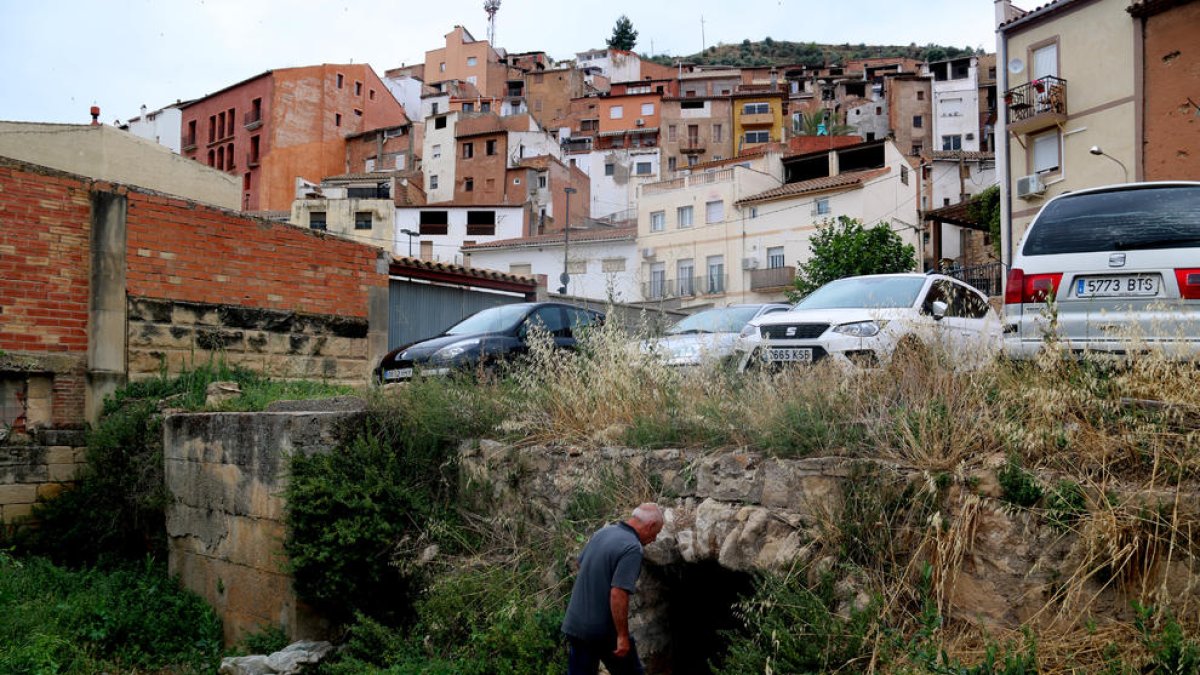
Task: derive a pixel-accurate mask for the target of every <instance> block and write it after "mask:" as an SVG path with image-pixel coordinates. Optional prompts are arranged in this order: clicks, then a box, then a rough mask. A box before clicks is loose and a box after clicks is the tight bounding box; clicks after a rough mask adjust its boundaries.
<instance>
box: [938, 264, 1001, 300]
mask: <svg viewBox="0 0 1200 675" xmlns="http://www.w3.org/2000/svg"><path fill="white" fill-rule="evenodd" d="M945 274H946V276H950V277H954V278H955V279H958V280H959V281H962V282H965V283H968V284H971V285H972V286H974V287H975V288H978V289H979V290H980V291H982V292H983V293H984V294H986V295H987V296H988V297H993V296H998V295H1000V294H1001V293H1002V292H1003V288H1004V263H1002V262H993V263H988V264H986V265H976V266H974V267H959V268H950V269H948V270H946V272H945Z"/></svg>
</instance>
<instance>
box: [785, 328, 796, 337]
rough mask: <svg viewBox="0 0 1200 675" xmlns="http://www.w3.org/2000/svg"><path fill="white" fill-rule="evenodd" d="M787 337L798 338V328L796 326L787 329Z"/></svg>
mask: <svg viewBox="0 0 1200 675" xmlns="http://www.w3.org/2000/svg"><path fill="white" fill-rule="evenodd" d="M787 336H788V337H796V327H795V326H788V327H787Z"/></svg>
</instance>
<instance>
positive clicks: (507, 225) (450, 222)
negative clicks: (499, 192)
mask: <svg viewBox="0 0 1200 675" xmlns="http://www.w3.org/2000/svg"><path fill="white" fill-rule="evenodd" d="M395 223H396V224H395V231H396V239H395V246H394V248H393V250H392V253H393V254H394V255H397V256H409V257H414V258H421V259H423V260H434V261H437V262H445V263H452V264H455V265H474V264H475V263H474V261H473V260H468V259H467V258H465V257H464V255H463V246H464V245H466V244H474V243H484V242H492V241H499V240H502V239H515V238H517V237H520V236H521V235H522V234H523V233H524V228H525V209H524V207H522V206H508V205H503V206H485V205H477V204H472V205H470V206H456V205H454V204H426V205H424V206H398V207H396V221H395ZM406 230H407V231H408V232H405V231H406ZM408 233H413V234H412V235H410V234H408Z"/></svg>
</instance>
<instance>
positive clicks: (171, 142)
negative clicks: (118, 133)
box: [121, 106, 183, 153]
mask: <svg viewBox="0 0 1200 675" xmlns="http://www.w3.org/2000/svg"><path fill="white" fill-rule="evenodd" d="M121 128H122V129H124V130H126V131H128V132H129V133H131V134H133V135H134V136H137V137H139V138H144V139H146V140H149V141H154V142H155V143H158V144H159V145H165V146H167V147H168V148H170V149H171V152H174V153H179V152H180V150H181V149H182V146H181V145H180V143H182V132H183V111H182V110H180V109H179V108H176V107H175V106H167V107H166V108H163V109H161V110H155V111H153V112H146V106H142V113H141V115H139V116H138V117H133V118H130V119H129V120H128V121H127V122H125V124H123V125H121Z"/></svg>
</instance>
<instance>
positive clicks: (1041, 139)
mask: <svg viewBox="0 0 1200 675" xmlns="http://www.w3.org/2000/svg"><path fill="white" fill-rule="evenodd" d="M1030 146H1031V147H1032V148H1033V152H1032V153H1031V155H1032V159H1033V163H1032V166H1031V167H1030V168H1032V169H1033V172H1034V173H1046V172H1048V171H1057V170H1058V168H1059V166H1060V146H1059V137H1058V130H1057V129H1055V130H1052V131H1048V132H1046V133H1044V134H1039V135H1037V136H1034V137H1033V138H1032V139H1031V140H1030Z"/></svg>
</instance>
